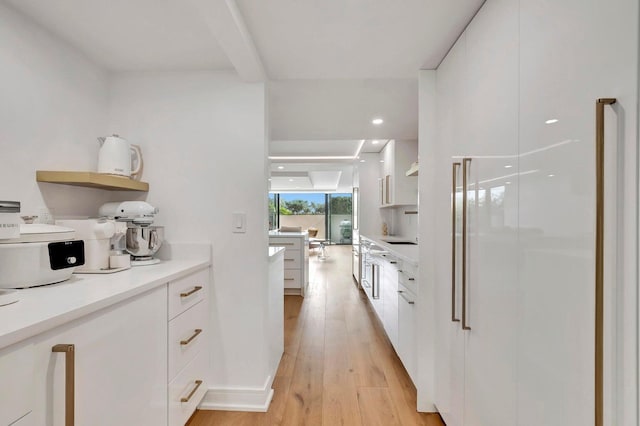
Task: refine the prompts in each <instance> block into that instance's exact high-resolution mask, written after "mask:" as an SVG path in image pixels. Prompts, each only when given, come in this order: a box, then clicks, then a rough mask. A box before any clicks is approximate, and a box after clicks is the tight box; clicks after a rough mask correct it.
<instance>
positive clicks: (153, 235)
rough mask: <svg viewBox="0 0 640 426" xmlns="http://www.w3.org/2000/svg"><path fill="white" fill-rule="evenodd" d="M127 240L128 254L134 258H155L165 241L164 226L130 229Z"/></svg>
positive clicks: (128, 229) (134, 227)
mask: <svg viewBox="0 0 640 426" xmlns="http://www.w3.org/2000/svg"><path fill="white" fill-rule="evenodd" d="M126 240H127V252H128V253H129V254H131V255H132V256H134V257H150V256H153V255H154V254H156V252H157V251H158V249H159V248H160V246H161V245H162V242H163V241H164V226H144V227H137V226H133V227H129V228H127V237H126Z"/></svg>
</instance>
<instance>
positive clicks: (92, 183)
mask: <svg viewBox="0 0 640 426" xmlns="http://www.w3.org/2000/svg"><path fill="white" fill-rule="evenodd" d="M36 180H37V181H38V182H48V183H59V184H63V185H72V186H84V187H87V188H99V189H107V190H109V191H143V192H147V191H149V184H148V183H147V182H140V181H137V180H133V179H129V178H125V177H118V176H114V175H106V174H102V173H96V172H65V171H49V170H37V171H36Z"/></svg>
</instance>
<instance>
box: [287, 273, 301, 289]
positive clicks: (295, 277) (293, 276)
mask: <svg viewBox="0 0 640 426" xmlns="http://www.w3.org/2000/svg"><path fill="white" fill-rule="evenodd" d="M300 282H301V280H300V269H285V270H284V288H300V287H301V286H300Z"/></svg>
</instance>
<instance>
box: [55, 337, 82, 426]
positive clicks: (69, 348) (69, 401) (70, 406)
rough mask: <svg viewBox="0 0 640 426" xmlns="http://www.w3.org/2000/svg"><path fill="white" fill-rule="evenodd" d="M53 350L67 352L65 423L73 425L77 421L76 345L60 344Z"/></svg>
mask: <svg viewBox="0 0 640 426" xmlns="http://www.w3.org/2000/svg"><path fill="white" fill-rule="evenodd" d="M51 352H62V353H64V354H65V366H64V369H65V384H64V425H65V426H73V425H74V423H75V418H74V412H75V393H76V391H75V358H76V357H75V353H76V352H75V345H71V344H60V345H55V346H54V347H53V348H51Z"/></svg>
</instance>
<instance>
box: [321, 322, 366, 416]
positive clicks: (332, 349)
mask: <svg viewBox="0 0 640 426" xmlns="http://www.w3.org/2000/svg"><path fill="white" fill-rule="evenodd" d="M325 330H326V331H325V356H324V388H323V398H322V423H323V425H325V426H334V425H360V424H361V423H362V421H361V419H360V410H359V408H358V398H357V387H356V380H355V375H354V372H353V369H352V368H351V361H350V360H349V353H348V351H345V350H344V348H345V346H346V344H347V330H346V325H345V322H344V320H335V319H333V320H326V329H325Z"/></svg>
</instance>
